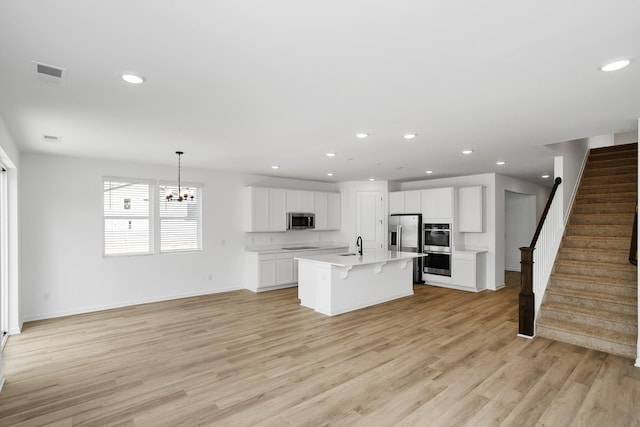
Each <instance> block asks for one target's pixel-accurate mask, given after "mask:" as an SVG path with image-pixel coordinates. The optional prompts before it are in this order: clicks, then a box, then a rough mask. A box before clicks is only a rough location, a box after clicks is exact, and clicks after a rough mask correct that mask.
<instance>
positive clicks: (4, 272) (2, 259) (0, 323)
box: [0, 165, 9, 351]
mask: <svg viewBox="0 0 640 427" xmlns="http://www.w3.org/2000/svg"><path fill="white" fill-rule="evenodd" d="M8 212H9V211H8V208H7V170H6V169H5V168H4V167H3V166H2V165H0V351H1V350H2V348H4V344H5V343H6V341H7V331H8V330H9V274H8V265H9V225H8V224H9V223H8V216H9V215H8Z"/></svg>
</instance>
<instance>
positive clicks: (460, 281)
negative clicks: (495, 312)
mask: <svg viewBox="0 0 640 427" xmlns="http://www.w3.org/2000/svg"><path fill="white" fill-rule="evenodd" d="M451 282H452V283H453V284H454V285H458V286H465V287H468V288H475V287H476V256H475V254H460V253H456V252H454V253H453V254H452V255H451Z"/></svg>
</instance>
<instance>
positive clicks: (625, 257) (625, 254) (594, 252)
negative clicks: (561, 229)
mask: <svg viewBox="0 0 640 427" xmlns="http://www.w3.org/2000/svg"><path fill="white" fill-rule="evenodd" d="M558 259H560V260H563V261H581V262H607V263H613V264H629V251H628V250H625V249H600V248H576V247H562V248H561V249H560V252H558Z"/></svg>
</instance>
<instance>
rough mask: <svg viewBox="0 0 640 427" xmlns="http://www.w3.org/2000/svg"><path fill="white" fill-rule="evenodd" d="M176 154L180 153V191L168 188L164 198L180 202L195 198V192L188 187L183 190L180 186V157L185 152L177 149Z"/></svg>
mask: <svg viewBox="0 0 640 427" xmlns="http://www.w3.org/2000/svg"><path fill="white" fill-rule="evenodd" d="M176 154H177V155H178V191H177V192H175V191H171V190H169V189H167V194H166V195H165V196H164V198H165V199H167V200H177V201H179V202H181V201H183V200H193V194H189V192H188V191H187V189H186V188H185V189H184V190H182V187H181V186H180V158H181V157H182V155H183V154H184V153H183V152H182V151H176Z"/></svg>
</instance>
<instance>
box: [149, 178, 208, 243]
mask: <svg viewBox="0 0 640 427" xmlns="http://www.w3.org/2000/svg"><path fill="white" fill-rule="evenodd" d="M185 190H186V191H187V192H188V193H189V194H191V195H193V200H191V199H187V200H184V201H182V202H178V201H177V200H175V199H174V200H170V201H167V200H166V199H165V195H166V194H167V191H174V192H176V194H177V187H176V186H168V185H164V186H163V185H161V186H160V191H159V195H158V200H160V211H159V214H160V252H179V251H196V250H200V249H202V219H201V211H202V203H201V192H202V189H201V188H200V187H194V186H191V187H182V192H183V193H184V191H185Z"/></svg>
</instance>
